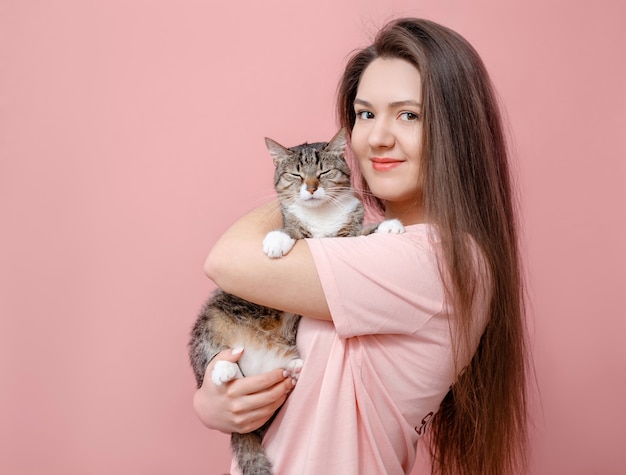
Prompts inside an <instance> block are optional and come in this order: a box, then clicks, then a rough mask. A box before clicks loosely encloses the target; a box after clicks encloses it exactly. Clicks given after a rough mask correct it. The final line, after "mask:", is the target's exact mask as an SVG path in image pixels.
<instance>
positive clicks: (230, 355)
mask: <svg viewBox="0 0 626 475" xmlns="http://www.w3.org/2000/svg"><path fill="white" fill-rule="evenodd" d="M242 354H243V348H242V347H238V348H232V349H230V348H227V349H225V350H222V351H220V352H219V353H218V354H217V355H215V356H214V357H213V359H211V361H210V362H209V364H208V365H207V367H206V369H205V370H204V381H209V380H210V379H211V377H210V376H211V372H212V371H213V366H215V362H216V361H218V360H223V361H230V362H232V363H235V362H236V361H238V360H239V358H241V355H242Z"/></svg>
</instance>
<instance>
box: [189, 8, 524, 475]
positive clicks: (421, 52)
mask: <svg viewBox="0 0 626 475" xmlns="http://www.w3.org/2000/svg"><path fill="white" fill-rule="evenodd" d="M338 113H339V120H340V124H341V126H343V127H347V129H348V130H349V131H350V137H351V148H352V152H353V154H354V158H355V161H356V164H357V165H358V166H357V167H354V168H356V169H358V172H360V176H361V178H360V181H361V182H362V186H363V190H364V196H365V197H366V198H368V201H369V202H370V204H371V205H373V206H374V207H376V208H377V209H378V210H380V211H381V212H382V214H383V215H384V216H385V217H386V218H398V219H400V220H401V221H402V222H403V224H404V225H405V228H406V232H405V233H404V234H400V235H392V234H389V235H385V234H374V235H370V236H361V237H355V238H326V239H308V240H303V241H299V242H297V243H296V245H295V246H294V248H293V249H292V251H291V252H290V253H289V254H288V255H287V256H285V257H284V258H282V259H277V260H271V259H268V258H267V257H266V256H265V255H264V254H263V252H262V250H261V246H260V243H261V242H262V240H263V237H264V236H265V234H266V233H267V232H268V231H270V230H272V229H276V228H278V227H279V226H280V222H279V221H278V219H280V218H279V213H277V212H275V211H276V210H277V205H276V204H275V203H272V204H269V205H265V206H262V207H260V208H258V209H256V210H254V211H252V212H251V213H249V214H248V215H246V216H244V217H243V218H242V219H240V220H239V221H238V222H236V223H235V224H234V225H233V226H232V227H231V229H229V230H228V231H227V232H226V233H225V234H224V236H223V237H222V238H221V239H220V240H219V241H218V242H217V244H216V245H215V246H214V248H213V249H212V250H211V253H210V255H209V257H208V259H207V262H206V266H205V269H206V272H207V275H208V276H209V277H210V278H211V279H213V280H214V281H215V282H216V284H217V285H218V286H220V287H221V288H223V289H224V290H226V291H227V292H231V293H233V294H236V295H238V296H241V297H243V298H245V299H248V300H251V301H253V302H257V303H259V304H263V305H267V306H271V307H274V308H278V309H281V310H285V311H289V312H294V313H298V314H301V315H303V316H304V318H303V319H302V320H301V323H300V327H299V331H298V347H299V350H300V352H301V354H302V356H303V359H304V361H305V365H304V368H303V370H302V373H301V375H300V378H299V380H298V382H297V387H296V388H295V390H293V392H291V390H292V389H293V386H294V384H295V383H294V382H293V381H292V380H291V379H290V378H286V377H285V376H284V375H283V373H282V371H281V370H276V371H273V372H270V373H266V374H263V375H258V376H253V377H248V378H243V379H239V380H235V381H233V382H231V383H229V384H227V385H224V386H221V387H216V386H215V385H213V384H212V383H211V379H210V378H206V379H205V381H207V382H206V383H205V385H204V386H203V387H202V388H200V389H199V390H198V391H197V393H196V395H195V399H194V407H195V410H196V412H197V414H198V416H199V417H200V419H201V420H202V421H203V422H204V423H205V425H207V426H208V427H210V428H213V429H217V430H220V431H223V432H233V431H237V432H246V431H250V430H253V429H255V428H257V427H259V426H261V425H262V424H263V423H264V422H265V421H266V420H268V419H269V417H270V416H271V415H272V414H273V413H274V411H275V410H276V409H278V408H279V407H280V406H281V405H282V404H283V403H284V406H283V407H282V408H281V410H280V411H279V413H278V415H277V417H276V419H275V421H274V422H273V424H272V426H271V428H270V430H269V431H268V433H267V434H266V436H265V439H264V445H265V447H266V450H267V452H268V454H269V456H270V458H271V459H272V461H273V463H274V466H275V470H276V473H278V474H315V475H318V474H320V473H327V474H330V473H333V474H334V473H341V474H363V473H372V474H402V473H409V472H410V471H411V468H412V466H413V464H414V461H415V454H416V447H417V442H418V440H419V439H420V438H421V437H422V436H423V435H424V434H426V435H427V437H426V440H427V441H428V443H429V446H430V450H431V454H432V456H433V468H434V471H435V472H436V473H441V474H452V473H454V474H468V475H469V474H471V475H476V474H481V475H486V474H497V475H503V474H520V473H524V467H525V443H526V434H527V430H526V397H525V394H526V386H525V379H526V378H525V374H526V373H525V370H526V347H525V333H524V313H523V291H522V278H521V272H520V264H519V255H518V244H517V235H516V218H515V209H514V198H513V194H512V190H511V188H512V187H511V183H510V177H509V166H508V163H507V151H506V144H505V139H504V136H503V131H502V124H501V119H500V115H499V113H498V105H497V102H496V99H495V94H494V92H493V90H492V86H491V83H490V80H489V78H488V75H487V72H486V70H485V68H484V66H483V63H482V61H481V60H480V58H479V56H478V55H477V53H476V52H475V50H474V49H473V48H472V47H471V46H470V45H469V44H468V43H467V42H466V41H465V40H464V39H463V38H462V37H461V36H459V35H458V34H456V33H455V32H453V31H451V30H449V29H447V28H445V27H442V26H440V25H438V24H435V23H433V22H430V21H426V20H419V19H400V20H395V21H393V22H391V23H390V24H388V25H387V26H385V27H384V28H383V29H382V30H381V31H380V32H379V34H378V35H377V37H376V39H375V41H374V43H373V44H372V45H371V46H370V47H368V48H365V49H363V50H361V51H359V52H357V53H355V54H354V55H353V56H352V58H351V59H350V60H349V62H348V64H347V67H346V70H345V72H344V75H343V77H342V80H341V82H340V86H339V93H338ZM355 171H357V170H355ZM269 216H273V218H271V219H268V217H269ZM243 351H245V349H243ZM240 352H241V349H237V350H236V351H233V352H230V351H225V352H222V353H221V354H220V355H219V356H218V357H217V358H218V359H228V360H231V361H235V360H236V359H237V358H238V357H239V354H241V353H240ZM211 369H212V365H210V366H209V368H208V370H207V371H211ZM289 392H291V394H290V395H289V398H287V394H288V393H289ZM233 470H236V467H233Z"/></svg>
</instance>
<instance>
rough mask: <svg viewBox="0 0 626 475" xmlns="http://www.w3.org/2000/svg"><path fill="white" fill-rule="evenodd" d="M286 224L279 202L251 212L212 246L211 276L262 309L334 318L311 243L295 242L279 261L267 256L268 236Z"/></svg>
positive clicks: (209, 268) (208, 273)
mask: <svg viewBox="0 0 626 475" xmlns="http://www.w3.org/2000/svg"><path fill="white" fill-rule="evenodd" d="M281 226H282V220H281V214H280V208H279V205H278V203H277V202H272V203H269V204H266V205H263V206H260V207H258V208H256V209H254V210H252V211H251V212H249V213H248V214H246V215H245V216H243V217H242V218H240V219H239V220H238V221H237V222H235V224H233V225H232V226H231V227H230V229H228V230H227V231H226V233H224V235H223V236H222V237H221V238H220V239H219V240H218V241H217V243H216V244H215V246H213V249H211V252H210V253H209V256H208V257H207V260H206V263H205V266H204V270H205V272H206V274H207V275H208V276H209V278H211V280H213V281H214V282H215V283H216V284H217V285H218V286H219V287H220V288H221V289H223V290H224V291H226V292H229V293H232V294H234V295H237V296H238V297H241V298H243V299H246V300H249V301H251V302H254V303H257V304H259V305H265V306H267V307H272V308H276V309H279V310H284V311H286V312H292V313H296V314H300V315H306V316H307V317H312V318H318V319H321V320H331V316H330V311H329V309H328V304H327V303H326V298H325V296H324V291H323V290H322V284H321V282H320V280H319V277H318V275H317V270H316V269H315V264H314V262H313V258H312V256H311V252H310V251H309V247H308V246H307V244H306V243H305V242H304V241H302V240H300V241H296V243H295V245H294V246H293V248H292V249H291V251H290V252H289V254H287V255H286V256H284V257H281V258H277V259H271V258H269V257H267V256H266V255H265V253H264V252H263V239H264V238H265V235H266V234H267V233H268V232H269V231H273V230H276V229H279V228H281Z"/></svg>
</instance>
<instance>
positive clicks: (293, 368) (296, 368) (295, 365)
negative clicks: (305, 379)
mask: <svg viewBox="0 0 626 475" xmlns="http://www.w3.org/2000/svg"><path fill="white" fill-rule="evenodd" d="M302 366H304V361H303V360H302V359H301V358H296V359H293V360H291V361H289V363H287V366H286V367H285V371H287V374H288V375H289V376H291V377H292V378H295V379H298V377H299V376H300V370H301V369H302Z"/></svg>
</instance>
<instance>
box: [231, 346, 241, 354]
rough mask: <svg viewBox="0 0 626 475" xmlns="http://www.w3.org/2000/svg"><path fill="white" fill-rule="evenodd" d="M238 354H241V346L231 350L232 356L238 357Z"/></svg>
mask: <svg viewBox="0 0 626 475" xmlns="http://www.w3.org/2000/svg"><path fill="white" fill-rule="evenodd" d="M239 353H243V346H238V347H237V348H233V351H232V354H233V355H238V354H239Z"/></svg>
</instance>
